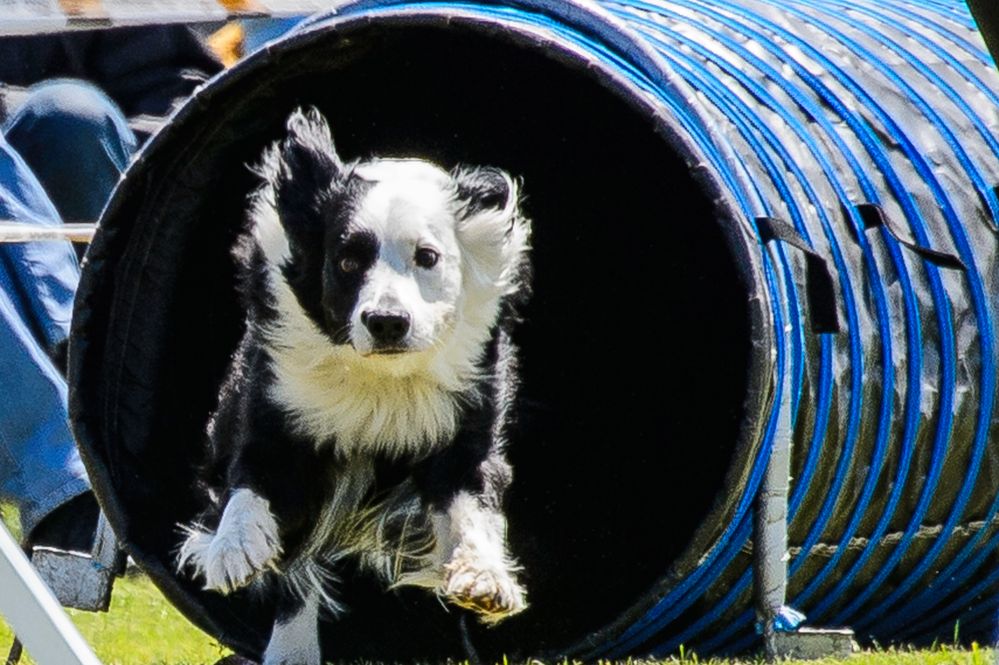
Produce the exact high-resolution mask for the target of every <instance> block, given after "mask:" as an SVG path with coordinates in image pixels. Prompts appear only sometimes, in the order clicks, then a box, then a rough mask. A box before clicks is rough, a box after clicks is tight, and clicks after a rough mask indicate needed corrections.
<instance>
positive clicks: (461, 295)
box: [178, 109, 530, 664]
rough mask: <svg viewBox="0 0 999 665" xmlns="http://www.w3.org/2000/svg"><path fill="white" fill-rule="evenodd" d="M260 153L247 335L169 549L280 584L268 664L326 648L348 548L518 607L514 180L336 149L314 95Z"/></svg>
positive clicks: (241, 255) (474, 596)
mask: <svg viewBox="0 0 999 665" xmlns="http://www.w3.org/2000/svg"><path fill="white" fill-rule="evenodd" d="M258 172H259V174H260V176H261V177H262V180H263V186H262V188H261V189H260V190H259V191H258V192H257V193H256V194H255V195H254V197H253V199H252V204H251V210H250V215H249V228H248V230H247V232H246V234H245V235H244V237H243V238H242V240H241V242H240V243H239V244H238V247H237V250H236V254H237V257H238V260H239V263H240V266H241V271H242V272H241V277H240V288H241V297H242V300H243V302H244V304H245V307H246V312H247V318H246V332H245V335H244V336H243V338H242V341H241V343H240V345H239V348H238V349H237V351H236V353H235V355H234V358H233V361H232V364H231V368H230V371H229V374H228V377H227V378H226V380H225V382H224V385H223V387H222V390H221V394H220V402H219V406H218V409H217V411H216V412H215V413H214V415H213V417H212V419H211V422H210V424H209V427H208V440H209V449H210V455H209V458H210V459H209V463H208V464H207V466H206V473H205V488H206V496H207V497H208V498H207V501H206V503H207V504H208V507H207V509H206V511H205V512H204V514H203V515H202V516H201V517H200V518H199V519H198V520H197V521H196V522H194V523H192V524H188V525H185V526H184V527H183V531H184V539H183V542H182V543H181V544H180V547H179V554H178V568H179V569H180V570H186V571H188V572H189V573H190V574H193V575H195V576H196V577H198V578H200V579H202V580H203V581H204V584H205V587H206V588H208V589H212V590H215V591H218V592H221V593H230V592H233V591H235V590H237V589H240V588H242V587H247V586H250V587H263V588H266V589H267V590H268V592H269V593H273V594H275V597H277V598H278V599H279V600H278V608H277V612H276V620H275V625H274V630H273V633H272V635H271V638H270V642H269V644H268V647H267V651H266V653H265V659H264V660H265V663H268V664H270V663H309V664H314V663H318V662H319V661H320V652H319V644H318V637H317V626H316V622H317V620H318V616H319V610H320V609H321V608H322V607H324V606H325V607H326V608H327V609H331V610H333V611H334V612H335V611H336V610H337V609H338V605H337V600H336V598H335V596H334V586H333V585H332V582H334V580H335V574H336V570H337V565H336V564H337V560H338V559H339V558H340V557H344V556H356V557H359V560H360V561H361V562H362V563H363V564H364V565H366V566H368V567H371V568H373V569H374V570H376V571H377V572H379V573H380V574H382V575H383V576H384V577H385V579H386V581H387V582H388V584H390V585H400V584H412V585H420V586H425V587H428V588H430V589H432V590H433V591H435V592H436V593H438V594H440V595H441V596H442V597H443V598H445V599H446V600H448V601H449V602H451V603H454V604H456V605H459V606H462V607H465V608H469V609H471V610H473V611H475V612H477V613H478V614H479V615H480V617H481V618H482V619H483V620H484V621H486V622H495V621H499V620H501V619H503V618H505V617H507V616H510V615H512V614H514V613H516V612H519V611H521V610H522V609H524V607H525V604H526V601H525V593H524V590H523V588H522V587H521V585H520V584H519V583H518V581H517V566H516V565H515V563H514V561H513V560H512V558H511V557H510V555H509V553H508V549H507V545H506V533H505V532H506V520H505V518H504V515H503V512H502V502H503V495H504V492H505V490H506V488H507V486H508V485H509V483H510V479H511V470H510V467H509V465H508V464H507V462H506V459H505V457H504V446H505V439H506V431H507V424H508V421H509V418H510V413H509V411H510V406H511V403H512V401H513V395H514V390H515V386H516V377H515V373H516V360H515V355H514V348H513V346H512V344H511V341H510V336H509V333H510V325H511V324H512V323H513V321H514V319H515V307H516V305H517V303H518V301H520V300H522V299H523V297H524V295H525V293H526V291H527V274H528V261H527V252H528V244H529V235H530V227H529V224H528V221H527V220H526V219H524V217H523V216H522V215H521V212H520V207H519V194H518V187H517V184H516V182H515V181H514V180H513V179H512V178H511V177H510V176H509V175H507V174H506V173H505V172H503V171H500V170H498V169H494V168H488V167H479V168H467V167H459V168H456V169H454V170H452V171H450V172H448V171H445V170H443V169H441V168H439V167H437V166H435V165H433V164H431V163H429V162H426V161H423V160H418V159H372V160H367V161H360V162H352V163H345V162H343V161H342V160H341V159H340V157H339V156H338V155H337V152H336V149H335V148H334V145H333V141H332V138H331V135H330V131H329V128H328V126H327V124H326V122H325V120H324V119H323V117H322V116H321V115H320V114H319V113H318V112H317V111H315V110H314V109H313V110H309V111H306V112H303V111H296V112H295V113H293V114H292V116H291V117H290V119H289V120H288V123H287V136H286V138H284V139H283V140H282V141H280V142H279V143H278V144H276V145H274V146H273V147H271V148H270V149H268V150H267V151H266V152H265V153H264V157H263V160H262V163H261V165H260V166H259V169H258ZM386 478H390V480H386Z"/></svg>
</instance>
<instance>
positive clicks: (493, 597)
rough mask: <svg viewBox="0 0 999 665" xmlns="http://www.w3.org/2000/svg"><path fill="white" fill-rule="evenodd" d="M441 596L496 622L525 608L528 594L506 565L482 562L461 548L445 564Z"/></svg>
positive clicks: (481, 617) (482, 617) (482, 618)
mask: <svg viewBox="0 0 999 665" xmlns="http://www.w3.org/2000/svg"><path fill="white" fill-rule="evenodd" d="M444 596H445V597H446V598H447V600H448V601H449V602H451V603H454V604H455V605H458V606H459V607H464V608H465V609H468V610H472V611H474V612H478V613H479V620H480V621H482V622H483V623H498V622H500V621H502V620H503V619H506V618H507V617H510V616H513V615H514V614H517V613H518V612H521V611H523V610H524V609H525V608H526V607H527V597H526V596H527V594H526V592H525V591H524V588H523V587H522V586H520V584H518V583H517V580H516V578H515V577H514V575H513V573H512V572H511V571H510V570H509V569H508V568H506V567H502V566H496V565H488V564H484V563H483V562H481V561H478V560H477V559H476V558H475V557H474V556H471V555H469V554H468V553H466V552H464V551H463V550H462V549H461V548H459V549H458V550H457V551H456V552H455V555H454V558H452V559H451V561H450V562H449V563H447V564H445V565H444Z"/></svg>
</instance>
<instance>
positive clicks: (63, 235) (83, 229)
mask: <svg viewBox="0 0 999 665" xmlns="http://www.w3.org/2000/svg"><path fill="white" fill-rule="evenodd" d="M96 231H97V224H90V223H74V224H61V225H59V226H38V225H36V224H24V223H22V222H8V221H0V243H3V242H33V241H37V240H62V241H66V240H69V241H72V242H90V241H91V240H93V239H94V233H95V232H96Z"/></svg>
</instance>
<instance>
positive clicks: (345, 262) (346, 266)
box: [339, 256, 361, 272]
mask: <svg viewBox="0 0 999 665" xmlns="http://www.w3.org/2000/svg"><path fill="white" fill-rule="evenodd" d="M339 265H340V270H341V272H354V271H355V270H357V269H358V268H360V267H361V263H360V262H359V261H358V260H357V259H354V258H351V257H349V256H345V257H343V258H342V259H340V264H339Z"/></svg>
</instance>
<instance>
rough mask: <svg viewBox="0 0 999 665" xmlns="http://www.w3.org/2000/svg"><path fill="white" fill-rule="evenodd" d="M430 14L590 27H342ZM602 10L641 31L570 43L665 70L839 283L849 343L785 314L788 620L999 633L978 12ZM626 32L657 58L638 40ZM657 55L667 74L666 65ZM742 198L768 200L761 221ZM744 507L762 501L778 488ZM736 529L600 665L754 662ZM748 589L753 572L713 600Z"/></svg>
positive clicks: (841, 5)
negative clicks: (672, 655) (934, 258)
mask: <svg viewBox="0 0 999 665" xmlns="http://www.w3.org/2000/svg"><path fill="white" fill-rule="evenodd" d="M427 5H431V6H434V7H437V8H441V9H448V10H453V11H467V12H473V13H476V14H480V15H484V16H495V17H497V18H498V17H501V16H502V17H503V18H505V19H506V20H512V21H526V22H528V23H532V24H533V23H545V24H547V23H548V22H549V21H551V20H553V19H552V17H553V15H554V19H555V20H561V21H564V22H567V19H566V17H565V16H564V15H563V16H559V15H558V14H557V13H556V12H553V11H551V10H552V9H553V7H558V4H553V3H543V2H541V3H503V4H502V5H500V6H495V5H492V4H491V3H490V4H486V3H481V4H478V5H470V4H464V3H394V2H362V3H357V4H355V5H351V6H348V7H347V8H346V9H344V10H342V12H341V13H342V14H344V15H350V14H351V13H354V12H361V13H367V14H368V15H371V16H376V15H377V13H378V12H380V11H387V10H391V11H407V10H418V9H422V8H425V7H426V6H427ZM509 5H514V7H510V6H509ZM600 5H601V8H602V9H604V10H606V11H607V12H608V13H609V14H610V15H611V16H613V18H614V19H616V21H619V22H620V23H619V24H617V23H615V24H614V25H613V27H612V26H611V25H610V22H609V21H608V24H606V25H605V24H600V23H596V24H594V23H593V22H592V19H591V20H590V21H588V22H586V21H584V22H580V23H582V24H583V25H581V26H580V27H581V28H583V29H586V30H595V31H596V37H593V36H591V35H587V36H586V38H585V39H582V40H580V39H579V36H578V35H572V34H571V33H568V32H566V31H564V30H563V32H562V34H563V35H564V36H563V38H564V39H570V38H574V39H575V40H579V41H577V42H576V43H577V44H578V45H580V46H582V47H584V48H588V49H590V50H591V53H592V57H593V58H594V59H596V60H599V61H601V62H602V63H604V64H607V65H609V66H611V67H616V68H620V69H621V71H623V72H626V73H628V74H631V75H634V74H633V73H632V70H634V69H641V70H643V71H642V73H643V74H645V75H646V76H648V77H649V78H650V79H651V81H650V83H651V85H653V86H656V89H655V90H653V91H652V92H653V93H654V94H657V96H659V97H660V99H661V103H663V104H664V105H666V106H667V108H668V109H669V111H670V113H671V114H673V115H675V116H677V117H678V118H680V119H681V123H680V124H681V126H683V125H685V124H687V123H690V124H691V125H693V126H694V127H698V128H699V127H700V126H701V125H704V124H707V125H708V127H710V134H711V135H710V136H709V137H704V136H701V135H699V134H697V133H695V132H690V137H689V138H690V140H691V141H692V142H699V143H701V144H702V145H701V146H699V147H701V149H702V150H705V151H706V152H707V153H708V155H709V159H710V158H711V157H714V156H715V155H713V154H712V153H717V154H718V157H721V156H725V157H728V158H732V157H733V156H734V159H735V160H736V163H735V164H732V163H730V162H728V161H727V160H725V159H714V160H712V166H713V167H714V168H716V169H721V172H720V173H716V174H714V175H716V177H717V179H718V180H719V181H721V182H723V183H725V185H726V186H728V187H732V189H733V191H732V194H733V197H734V198H735V199H736V200H738V201H739V202H740V204H741V207H742V210H741V212H742V213H743V214H746V213H748V212H749V211H753V213H759V212H763V213H765V214H768V215H773V216H776V217H779V218H783V219H787V220H788V221H790V222H791V223H793V225H794V226H795V227H796V228H797V229H798V230H799V232H800V233H801V235H802V237H803V238H805V239H806V240H807V241H809V242H810V243H812V246H813V247H814V248H815V249H816V251H818V252H820V253H822V254H823V255H825V256H826V257H828V259H829V263H830V265H831V268H832V269H833V270H834V274H835V275H837V276H838V286H839V293H840V296H841V302H840V307H841V310H842V316H841V318H842V320H843V322H844V326H843V331H842V332H841V333H840V334H839V335H837V336H835V338H832V339H831V338H827V337H826V336H820V337H815V336H813V335H811V334H810V333H809V332H808V331H807V320H802V319H803V317H805V316H807V315H806V314H804V313H803V312H801V311H799V307H798V302H797V297H798V296H797V294H794V293H788V292H786V291H785V293H784V294H783V297H784V299H785V300H786V303H787V308H788V312H789V316H790V318H791V324H790V328H791V336H792V339H793V343H792V346H793V350H792V354H791V356H792V359H791V366H790V367H789V368H787V370H786V371H789V372H792V373H793V375H794V376H793V383H792V385H793V404H794V406H793V416H792V417H793V418H794V420H795V427H794V444H793V445H794V451H795V452H794V458H795V472H794V474H793V480H792V497H791V500H790V517H791V543H790V544H791V548H792V555H791V559H790V562H789V575H790V584H791V592H790V595H789V601H790V602H791V603H792V604H793V605H794V606H795V607H798V608H799V609H802V610H803V611H805V613H806V614H807V615H808V616H809V619H810V622H811V623H814V624H815V625H824V624H833V625H851V626H854V627H856V628H857V629H858V632H859V633H860V634H862V635H863V634H867V633H871V634H874V635H877V636H878V637H879V638H880V639H886V638H890V637H892V636H895V635H902V634H904V635H906V636H907V637H913V636H916V635H918V631H916V632H914V631H913V630H912V629H911V625H912V622H913V620H915V619H917V618H918V619H921V620H922V624H921V625H924V626H925V629H926V631H927V632H926V634H929V633H932V632H933V629H937V630H940V629H943V630H945V631H946V627H947V626H952V625H953V623H954V621H956V620H957V619H958V617H959V616H960V615H962V614H963V615H965V616H970V617H979V616H990V615H991V614H992V612H993V610H994V608H995V607H996V605H997V600H996V598H995V594H994V586H993V585H994V583H995V582H996V581H997V580H996V577H997V575H996V573H995V572H994V571H991V570H990V569H989V566H988V565H987V560H988V559H989V558H990V554H991V552H993V551H994V547H995V545H996V544H999V543H997V537H999V536H997V532H996V528H995V527H996V524H995V518H996V509H997V508H999V501H997V499H999V494H997V492H996V488H995V484H994V483H993V482H992V480H991V477H992V473H994V465H995V461H994V460H991V459H989V458H988V456H987V454H986V453H987V450H986V446H987V443H988V441H989V440H990V439H991V440H994V439H995V425H994V424H993V422H992V421H993V420H994V415H993V414H994V409H995V402H996V391H995V385H996V376H995V354H996V339H995V335H994V323H993V321H994V318H995V315H996V302H997V296H996V293H997V291H996V283H995V276H996V267H995V266H996V262H995V249H996V235H995V233H996V220H997V219H999V214H997V213H999V202H997V199H996V191H995V189H994V188H995V186H996V184H999V169H997V158H999V149H997V148H999V144H997V142H996V139H995V136H996V129H997V106H996V100H997V97H996V94H997V90H999V79H997V76H996V72H995V70H994V68H993V66H992V61H991V59H990V57H989V55H988V53H987V51H986V50H985V48H984V46H983V44H982V42H981V39H980V37H979V36H978V35H977V34H976V32H975V28H974V23H973V21H972V20H971V17H970V15H969V14H968V13H967V10H966V8H965V7H964V6H963V4H962V3H960V2H914V1H894V2H892V1H889V2H877V3H874V2H866V1H864V0H856V1H850V2H842V1H840V2H837V1H831V0H822V1H820V2H798V1H794V0H773V1H771V2H752V1H740V2H732V1H723V2H717V1H712V2H707V1H703V2H702V1H699V0H693V1H691V0H668V1H667V0H662V1H653V2H648V1H641V0H634V1H628V2H602V3H600ZM538 10H540V11H542V12H546V13H545V14H543V15H538V14H536V13H534V12H536V11H538ZM570 11H571V10H570ZM561 13H562V14H564V13H565V12H564V11H562V12H561ZM319 23H320V24H321V21H319ZM586 23H589V24H586ZM622 27H623V28H624V29H625V30H628V31H630V32H631V34H630V37H631V38H632V39H633V40H634V43H635V44H636V45H637V48H638V49H639V51H638V52H639V53H640V54H641V56H640V57H635V56H634V55H633V54H634V53H635V51H636V47H634V46H631V45H630V44H628V43H627V42H626V43H624V44H622V43H621V42H620V35H619V32H620V30H621V28H622ZM648 48H651V49H652V50H653V51H655V53H656V54H657V55H659V56H660V57H661V58H662V62H660V63H654V62H653V63H650V62H649V60H648V58H647V57H646V56H645V50H646V49H648ZM612 49H613V50H612ZM622 60H623V61H622ZM664 66H665V70H666V71H667V72H668V74H664V73H663V71H662V69H663V67H664ZM653 67H654V68H655V69H654V70H652V71H650V69H651V68H653ZM671 75H672V76H671ZM677 77H678V78H679V80H680V81H682V83H683V84H686V85H685V86H683V87H681V86H680V85H678V84H677V82H676V78H677ZM650 83H645V84H644V85H645V86H647V85H649V84H650ZM678 94H679V95H682V96H681V97H679V98H678V97H677V95H678ZM691 118H693V119H695V120H691ZM681 131H683V130H682V129H681ZM728 169H731V170H732V171H733V172H732V173H726V172H725V171H726V170H728ZM734 183H739V184H738V185H736V184H734ZM740 186H741V187H742V188H748V187H752V188H753V190H754V192H753V193H754V194H755V195H756V196H755V197H754V198H755V199H756V200H755V201H754V200H752V199H750V198H749V197H747V196H746V195H745V194H743V192H741V191H740ZM865 204H875V205H877V206H879V207H880V208H881V209H882V210H884V214H885V215H886V216H887V217H889V218H890V219H892V220H893V221H894V223H895V225H897V226H898V227H901V228H902V229H903V231H902V233H903V234H905V233H907V234H909V235H910V236H911V238H912V240H913V241H914V242H915V243H918V244H919V245H922V246H924V247H928V248H934V249H936V250H937V251H939V252H941V253H944V254H950V255H952V256H953V257H956V258H957V259H958V260H959V261H960V262H963V263H964V265H965V266H966V269H965V270H963V271H953V270H942V269H940V268H938V267H936V266H934V265H932V264H930V263H929V262H928V261H925V260H922V259H920V258H919V257H918V256H915V255H914V254H913V253H912V252H910V251H908V250H907V249H906V248H905V247H904V246H903V245H902V244H900V243H899V241H898V240H896V239H895V238H893V237H891V234H890V233H889V232H888V231H887V230H868V229H867V228H866V227H865V225H864V223H863V219H862V216H861V214H860V211H859V209H858V206H863V205H865ZM776 262H777V263H779V264H780V266H781V268H782V269H783V270H784V272H785V274H784V284H785V285H786V284H787V283H794V277H793V275H792V273H794V272H800V268H789V265H791V264H792V263H793V259H792V258H791V257H789V256H788V255H787V254H785V253H783V252H781V253H780V254H779V255H778V256H777V257H776ZM779 317H780V313H779V312H775V316H774V321H775V322H776V321H779V320H780V318H779ZM782 371H785V370H783V369H782V368H778V373H780V372H782ZM806 376H807V379H806V378H805V377H806ZM833 393H835V397H834V396H833ZM775 403H779V399H777V400H776V402H775ZM768 449H769V448H768V447H763V448H761V449H760V453H759V454H760V455H765V454H767V450H768ZM983 467H984V468H983ZM985 469H992V470H993V471H992V472H990V473H983V470H985ZM733 489H735V488H733ZM739 489H741V490H742V491H743V492H745V493H746V494H747V495H748V494H750V493H751V492H752V491H754V489H755V486H754V485H749V486H747V487H744V488H739ZM740 520H741V521H740ZM736 521H738V522H739V523H738V525H737V526H736V529H735V533H734V534H732V535H731V537H730V538H726V537H723V538H722V539H720V543H719V544H720V548H721V552H720V553H719V554H718V556H717V557H715V558H712V557H707V558H706V560H705V561H704V562H702V565H701V566H700V567H698V568H697V569H696V570H695V571H693V572H692V573H691V574H690V576H689V577H688V578H687V579H685V580H683V581H682V582H681V583H680V584H677V585H676V587H675V588H673V589H671V590H670V592H669V593H667V594H666V595H665V596H664V597H663V598H662V599H661V600H660V601H659V602H658V603H656V604H655V605H654V606H653V607H652V608H651V609H650V610H649V611H648V612H647V613H646V615H645V616H644V617H642V619H640V620H639V621H637V622H635V623H634V624H632V625H631V626H629V627H628V628H627V629H626V630H624V631H623V632H622V633H621V634H620V635H618V636H617V637H616V638H615V639H613V640H611V641H610V642H609V643H607V644H602V645H601V646H600V647H599V648H598V649H596V650H594V651H593V652H591V653H590V654H589V655H591V656H596V655H599V654H609V655H612V656H622V655H625V654H628V653H634V652H636V650H637V651H641V650H642V649H648V648H649V647H650V645H655V646H654V647H653V650H654V651H656V652H659V653H668V652H671V651H673V650H675V649H676V648H677V647H678V646H679V645H680V644H688V645H691V644H692V645H693V646H695V647H697V646H698V645H699V644H702V645H703V646H704V648H705V649H707V650H715V649H723V650H740V649H743V648H745V647H747V646H749V643H750V640H752V639H753V638H752V637H751V636H750V633H749V630H748V628H749V626H750V625H751V621H752V617H751V612H750V611H749V610H747V609H745V607H746V606H747V598H748V593H749V589H750V586H751V575H750V574H749V568H748V563H747V560H746V559H747V557H746V556H745V555H744V554H743V555H741V556H740V554H739V551H740V549H741V548H742V547H743V546H744V545H745V544H746V541H747V539H748V538H749V536H750V527H749V523H748V521H747V518H746V517H745V516H744V515H743V514H742V513H737V517H736ZM728 535H729V534H726V536H728ZM715 551H717V550H713V551H712V552H715ZM983 568H984V570H983ZM734 569H741V570H744V571H745V572H743V573H742V574H740V575H739V576H738V581H737V582H736V583H735V584H734V585H732V586H731V589H729V590H727V593H725V594H724V596H722V597H720V598H718V599H717V601H715V602H709V603H705V602H704V599H705V598H707V597H716V598H717V597H718V594H717V591H716V590H715V589H714V588H713V585H718V586H720V584H719V581H720V580H725V581H726V582H727V581H728V580H730V579H732V570H734ZM702 571H704V572H702ZM889 580H891V581H890V582H889ZM726 586H727V585H726ZM988 589H993V593H991V594H990V593H989V592H988V591H987V590H988ZM945 599H947V600H949V601H950V602H949V603H946V604H945V603H944V602H943V601H944V600H945ZM691 604H697V605H699V606H703V607H704V611H703V612H701V613H700V614H701V616H700V618H699V619H698V620H697V621H695V622H694V623H693V624H692V625H690V626H686V627H680V626H676V625H675V624H674V623H673V620H674V619H675V618H676V617H677V616H679V615H680V614H681V612H682V611H683V610H684V609H685V608H686V607H687V606H689V605H691ZM740 605H741V606H742V608H743V610H742V611H741V612H738V613H736V612H735V610H736V609H737V608H738V607H739V606H740ZM942 606H943V607H942ZM969 607H970V608H971V609H970V610H969ZM833 608H836V611H835V612H832V611H831V610H832V609H833ZM966 620H967V619H966ZM663 638H665V639H663Z"/></svg>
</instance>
